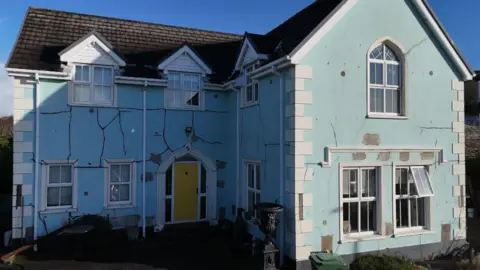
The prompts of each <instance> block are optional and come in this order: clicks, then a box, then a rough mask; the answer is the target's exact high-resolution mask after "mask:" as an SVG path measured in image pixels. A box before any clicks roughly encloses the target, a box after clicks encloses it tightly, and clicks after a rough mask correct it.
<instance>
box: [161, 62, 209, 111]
mask: <svg viewBox="0 0 480 270" xmlns="http://www.w3.org/2000/svg"><path fill="white" fill-rule="evenodd" d="M167 79H168V88H167V89H166V90H165V107H167V108H172V109H200V108H201V105H202V92H201V88H202V86H201V82H202V80H201V75H200V74H197V73H185V72H172V71H169V72H168V74H167Z"/></svg>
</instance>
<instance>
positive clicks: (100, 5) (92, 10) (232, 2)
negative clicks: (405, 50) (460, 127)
mask: <svg viewBox="0 0 480 270" xmlns="http://www.w3.org/2000/svg"><path fill="white" fill-rule="evenodd" d="M312 1H313V0H295V1H293V0H201V1H199V0H174V1H172V0H15V1H8V4H4V5H2V8H1V9H0V33H1V35H2V38H1V39H0V68H1V67H2V65H4V64H5V62H6V61H7V59H8V56H9V54H10V51H11V49H12V47H13V43H14V42H15V39H16V37H17V34H18V31H19V28H20V25H21V23H22V20H23V17H24V15H25V12H26V10H27V8H28V7H29V6H33V7H42V8H50V9H57V10H66V11H73V12H80V13H88V14H95V15H103V16H109V17H118V18H125V19H133V20H140V21H148V22H156V23H162V24H171V25H179V26H186V27H196V28H203V29H209V30H215V31H223V32H233V33H239V34H242V33H244V32H245V31H248V32H252V33H259V34H262V33H265V32H267V31H268V30H270V29H272V28H273V27H275V26H276V25H278V24H280V23H281V22H283V21H284V20H286V19H287V18H288V17H290V16H291V15H293V14H295V13H296V12H298V11H299V10H301V9H302V8H304V7H305V6H307V5H308V4H310V3H311V2H312ZM361 1H368V0H361ZM387 1H388V0H387ZM459 2H461V5H460V4H459ZM429 3H430V5H431V6H432V7H433V9H434V10H435V12H436V13H437V15H438V17H439V18H440V21H441V22H442V24H443V25H444V26H445V28H446V29H447V31H448V32H449V34H450V36H451V37H452V39H453V40H454V41H455V43H456V44H457V46H458V47H459V48H460V50H461V52H462V53H463V55H464V56H465V57H466V59H467V61H468V62H469V63H470V65H471V66H472V67H473V68H474V69H480V54H478V53H477V50H478V49H477V48H478V47H479V46H480V38H478V37H476V36H478V35H477V34H476V33H475V29H476V25H479V24H480V17H478V16H476V13H477V12H478V10H480V1H478V0H429ZM252 7H255V8H252ZM5 81H6V76H5V74H4V73H3V71H0V115H4V114H5V113H8V112H10V111H11V105H8V104H6V102H1V101H2V100H8V99H9V98H10V96H11V93H10V92H9V90H5V89H4V88H5V87H6V86H7V85H8V84H6V83H5ZM8 102H9V103H12V102H11V101H10V100H8Z"/></svg>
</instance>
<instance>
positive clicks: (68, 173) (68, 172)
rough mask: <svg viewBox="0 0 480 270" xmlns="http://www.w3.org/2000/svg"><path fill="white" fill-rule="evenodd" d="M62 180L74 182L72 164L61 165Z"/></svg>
mask: <svg viewBox="0 0 480 270" xmlns="http://www.w3.org/2000/svg"><path fill="white" fill-rule="evenodd" d="M60 175H61V179H60V181H61V182H62V183H71V182H72V167H71V166H61V167H60Z"/></svg>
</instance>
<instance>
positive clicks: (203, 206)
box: [200, 196, 207, 219]
mask: <svg viewBox="0 0 480 270" xmlns="http://www.w3.org/2000/svg"><path fill="white" fill-rule="evenodd" d="M206 217H207V197H205V196H202V197H200V218H201V219H204V218H206Z"/></svg>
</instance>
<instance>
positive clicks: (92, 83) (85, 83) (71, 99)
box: [68, 63, 117, 107]
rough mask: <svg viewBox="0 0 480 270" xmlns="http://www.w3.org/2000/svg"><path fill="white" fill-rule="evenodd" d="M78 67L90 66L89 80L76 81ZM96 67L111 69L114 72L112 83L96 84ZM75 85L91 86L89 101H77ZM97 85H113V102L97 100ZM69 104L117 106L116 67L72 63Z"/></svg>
mask: <svg viewBox="0 0 480 270" xmlns="http://www.w3.org/2000/svg"><path fill="white" fill-rule="evenodd" d="M77 67H88V68H89V74H88V81H76V80H75V74H76V71H77ZM95 68H102V69H110V70H111V72H112V84H111V85H109V84H95V80H94V78H93V76H94V70H95ZM75 85H83V86H88V87H89V88H90V100H89V101H88V102H78V101H75ZM95 86H108V87H112V100H111V102H98V101H95V90H94V89H95ZM68 100H69V105H70V106H94V107H116V106H117V87H116V84H115V69H114V68H113V67H112V66H102V65H92V64H79V63H75V64H72V79H71V82H70V84H69V98H68Z"/></svg>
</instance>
